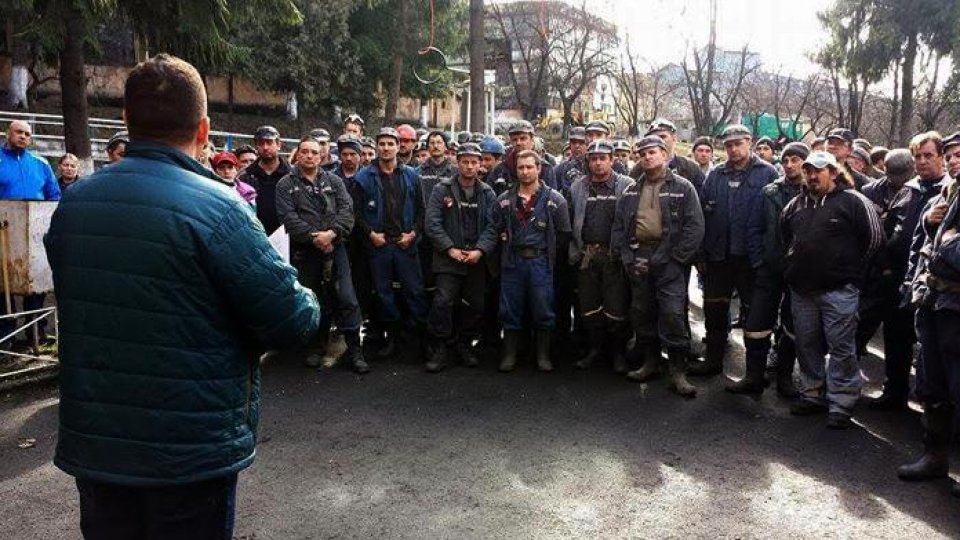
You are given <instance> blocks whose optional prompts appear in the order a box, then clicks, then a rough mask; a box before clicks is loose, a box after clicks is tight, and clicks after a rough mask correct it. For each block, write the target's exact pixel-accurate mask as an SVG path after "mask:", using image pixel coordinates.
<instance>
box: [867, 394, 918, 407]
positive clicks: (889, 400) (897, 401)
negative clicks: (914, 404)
mask: <svg viewBox="0 0 960 540" xmlns="http://www.w3.org/2000/svg"><path fill="white" fill-rule="evenodd" d="M867 407H869V408H870V409H871V410H874V411H905V410H907V409H909V408H910V406H909V404H908V401H907V396H905V395H903V394H902V393H901V392H894V391H892V390H886V389H885V390H884V391H883V393H882V394H880V397H878V398H877V399H874V400H872V401H871V402H870V403H868V404H867Z"/></svg>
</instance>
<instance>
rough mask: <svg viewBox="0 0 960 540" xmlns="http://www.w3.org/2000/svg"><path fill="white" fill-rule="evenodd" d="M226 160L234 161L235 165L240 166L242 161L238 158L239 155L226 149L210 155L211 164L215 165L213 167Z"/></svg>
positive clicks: (228, 161) (227, 161)
mask: <svg viewBox="0 0 960 540" xmlns="http://www.w3.org/2000/svg"><path fill="white" fill-rule="evenodd" d="M224 162H226V163H233V166H234V167H238V166H240V161H239V160H237V156H235V155H234V154H233V152H227V151H226V150H224V151H222V152H217V153H216V154H214V155H212V156H210V164H211V165H213V168H217V166H218V165H220V164H221V163H224Z"/></svg>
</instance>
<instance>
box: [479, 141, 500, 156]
mask: <svg viewBox="0 0 960 540" xmlns="http://www.w3.org/2000/svg"><path fill="white" fill-rule="evenodd" d="M480 151H481V152H483V153H484V154H496V155H498V156H502V155H503V154H504V148H503V143H502V142H500V140H499V139H497V138H496V137H486V138H484V139H483V140H482V141H480Z"/></svg>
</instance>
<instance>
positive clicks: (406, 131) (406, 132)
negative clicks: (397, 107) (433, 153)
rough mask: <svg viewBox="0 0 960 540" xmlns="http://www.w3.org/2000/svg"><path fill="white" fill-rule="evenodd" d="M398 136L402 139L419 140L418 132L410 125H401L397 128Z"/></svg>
mask: <svg viewBox="0 0 960 540" xmlns="http://www.w3.org/2000/svg"><path fill="white" fill-rule="evenodd" d="M397 135H400V138H401V139H408V140H411V141H415V140H417V130H415V129H413V126H411V125H410V124H400V125H399V126H397Z"/></svg>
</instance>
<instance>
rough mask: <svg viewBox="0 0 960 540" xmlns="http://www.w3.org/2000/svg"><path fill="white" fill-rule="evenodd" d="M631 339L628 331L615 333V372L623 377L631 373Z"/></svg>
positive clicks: (615, 331) (620, 330)
mask: <svg viewBox="0 0 960 540" xmlns="http://www.w3.org/2000/svg"><path fill="white" fill-rule="evenodd" d="M629 339H630V336H629V335H628V333H627V331H626V330H624V329H622V328H621V329H617V330H614V332H613V372H614V373H616V374H617V375H623V374H625V373H626V372H627V371H630V365H629V364H628V363H627V340H629Z"/></svg>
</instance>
